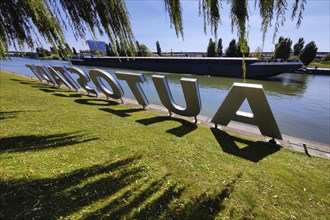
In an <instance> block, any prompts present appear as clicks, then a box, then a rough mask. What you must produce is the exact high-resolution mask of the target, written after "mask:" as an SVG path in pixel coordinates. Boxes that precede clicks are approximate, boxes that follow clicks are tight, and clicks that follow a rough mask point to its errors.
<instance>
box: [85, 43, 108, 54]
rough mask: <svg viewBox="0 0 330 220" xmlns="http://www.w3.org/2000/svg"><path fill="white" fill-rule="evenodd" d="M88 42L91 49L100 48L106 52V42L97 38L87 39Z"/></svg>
mask: <svg viewBox="0 0 330 220" xmlns="http://www.w3.org/2000/svg"><path fill="white" fill-rule="evenodd" d="M86 43H87V44H88V47H89V49H90V50H98V51H102V52H103V53H104V54H105V53H106V48H105V42H103V41H96V40H87V41H86Z"/></svg>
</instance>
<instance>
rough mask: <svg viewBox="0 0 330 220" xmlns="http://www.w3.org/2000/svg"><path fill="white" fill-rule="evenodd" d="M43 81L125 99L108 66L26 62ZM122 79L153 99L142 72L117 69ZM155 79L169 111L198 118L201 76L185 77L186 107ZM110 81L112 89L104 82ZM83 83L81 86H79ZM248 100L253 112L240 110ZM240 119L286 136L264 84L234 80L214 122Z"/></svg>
mask: <svg viewBox="0 0 330 220" xmlns="http://www.w3.org/2000/svg"><path fill="white" fill-rule="evenodd" d="M26 66H27V67H28V68H29V69H30V70H31V71H32V72H33V73H34V74H35V75H36V77H37V78H38V79H39V80H40V81H42V82H43V81H46V82H47V83H52V84H54V85H60V84H64V85H66V86H67V87H68V88H74V89H76V90H78V89H79V86H80V87H81V88H83V89H85V90H86V91H87V92H88V94H90V93H92V94H96V95H97V94H98V92H99V91H101V92H102V93H103V94H105V95H106V96H107V98H113V99H121V98H122V97H123V95H124V91H123V89H122V87H121V85H120V83H119V82H118V80H117V79H116V77H115V76H114V75H111V74H110V73H107V72H106V71H104V70H99V69H93V70H90V71H89V75H88V74H86V73H85V72H84V71H83V70H81V69H79V68H77V67H58V66H56V67H48V68H46V67H44V66H34V65H28V64H27V65H26ZM72 73H75V74H78V76H79V78H78V79H77V80H74V79H73V78H72V77H71V76H70V74H72ZM115 75H116V76H117V77H118V79H121V80H125V81H126V82H127V84H128V85H129V88H130V89H131V91H132V92H133V95H134V96H135V98H136V100H137V102H138V103H139V104H140V105H142V106H143V108H145V107H146V106H148V105H149V101H148V99H147V97H146V95H145V93H144V91H143V89H142V87H141V85H140V83H144V82H146V79H145V77H144V75H143V74H142V73H140V74H136V73H124V72H116V73H115ZM151 79H152V81H153V83H154V85H155V88H156V91H157V93H158V96H159V98H160V100H161V102H162V104H163V105H164V106H165V108H167V109H168V111H169V112H170V115H171V113H175V114H178V115H182V116H187V117H194V118H195V122H197V115H198V114H199V113H200V111H201V109H202V103H201V98H200V93H199V86H198V81H197V79H190V78H181V80H180V82H181V86H182V90H183V94H184V98H185V101H186V106H185V107H182V106H179V105H178V104H176V102H175V101H174V99H173V96H172V93H171V90H170V88H169V85H168V82H167V79H166V77H165V76H161V75H152V76H151ZM91 80H92V81H93V83H94V84H95V86H96V88H91V87H90V86H89V85H88V83H89V82H90V81H91ZM102 80H104V81H105V82H107V83H108V84H109V85H110V87H111V89H112V91H110V90H109V89H108V88H107V87H106V85H105V84H104V83H103V82H102ZM78 85H79V86H78ZM245 99H246V100H247V101H248V103H249V105H250V108H251V110H252V114H251V113H248V112H241V111H238V110H239V108H240V106H241V105H242V103H243V102H244V100H245ZM232 120H234V121H239V122H243V123H247V124H251V125H255V126H258V128H259V130H260V132H261V134H263V135H265V136H269V137H273V138H277V139H282V135H281V132H280V130H279V128H278V126H277V123H276V121H275V118H274V115H273V113H272V111H271V108H270V106H269V104H268V101H267V98H266V95H265V93H264V90H263V87H262V85H256V84H247V83H234V84H233V86H232V88H231V89H230V91H229V93H228V95H227V96H226V98H225V100H224V101H223V103H222V105H221V106H220V108H219V109H218V111H217V112H216V114H215V115H214V117H213V118H212V120H211V122H212V123H215V124H216V125H217V124H220V125H225V126H226V125H228V124H229V122H230V121H232Z"/></svg>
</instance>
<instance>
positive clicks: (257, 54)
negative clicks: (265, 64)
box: [251, 46, 262, 59]
mask: <svg viewBox="0 0 330 220" xmlns="http://www.w3.org/2000/svg"><path fill="white" fill-rule="evenodd" d="M251 56H252V57H255V58H258V59H261V57H262V49H261V47H260V46H258V47H257V49H256V50H255V51H254V52H253V53H252V54H251Z"/></svg>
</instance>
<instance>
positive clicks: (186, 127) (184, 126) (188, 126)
mask: <svg viewBox="0 0 330 220" xmlns="http://www.w3.org/2000/svg"><path fill="white" fill-rule="evenodd" d="M164 121H176V122H179V123H181V126H179V127H176V128H172V129H169V130H167V131H166V132H167V133H170V134H173V135H175V136H177V137H183V136H185V135H186V134H188V133H190V132H192V131H194V130H196V129H197V125H196V124H193V123H190V122H188V121H186V120H184V119H181V118H171V117H168V116H157V117H153V118H147V119H140V120H137V121H136V122H138V123H140V124H143V125H151V124H155V123H161V122H164Z"/></svg>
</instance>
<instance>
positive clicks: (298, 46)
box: [293, 37, 305, 56]
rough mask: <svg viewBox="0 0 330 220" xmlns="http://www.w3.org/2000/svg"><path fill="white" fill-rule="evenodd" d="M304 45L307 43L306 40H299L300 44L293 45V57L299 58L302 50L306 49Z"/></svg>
mask: <svg viewBox="0 0 330 220" xmlns="http://www.w3.org/2000/svg"><path fill="white" fill-rule="evenodd" d="M304 44H305V41H304V38H302V37H301V38H299V40H298V42H297V43H296V44H295V45H293V55H295V56H299V54H300V52H301V50H302V49H303V48H304Z"/></svg>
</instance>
